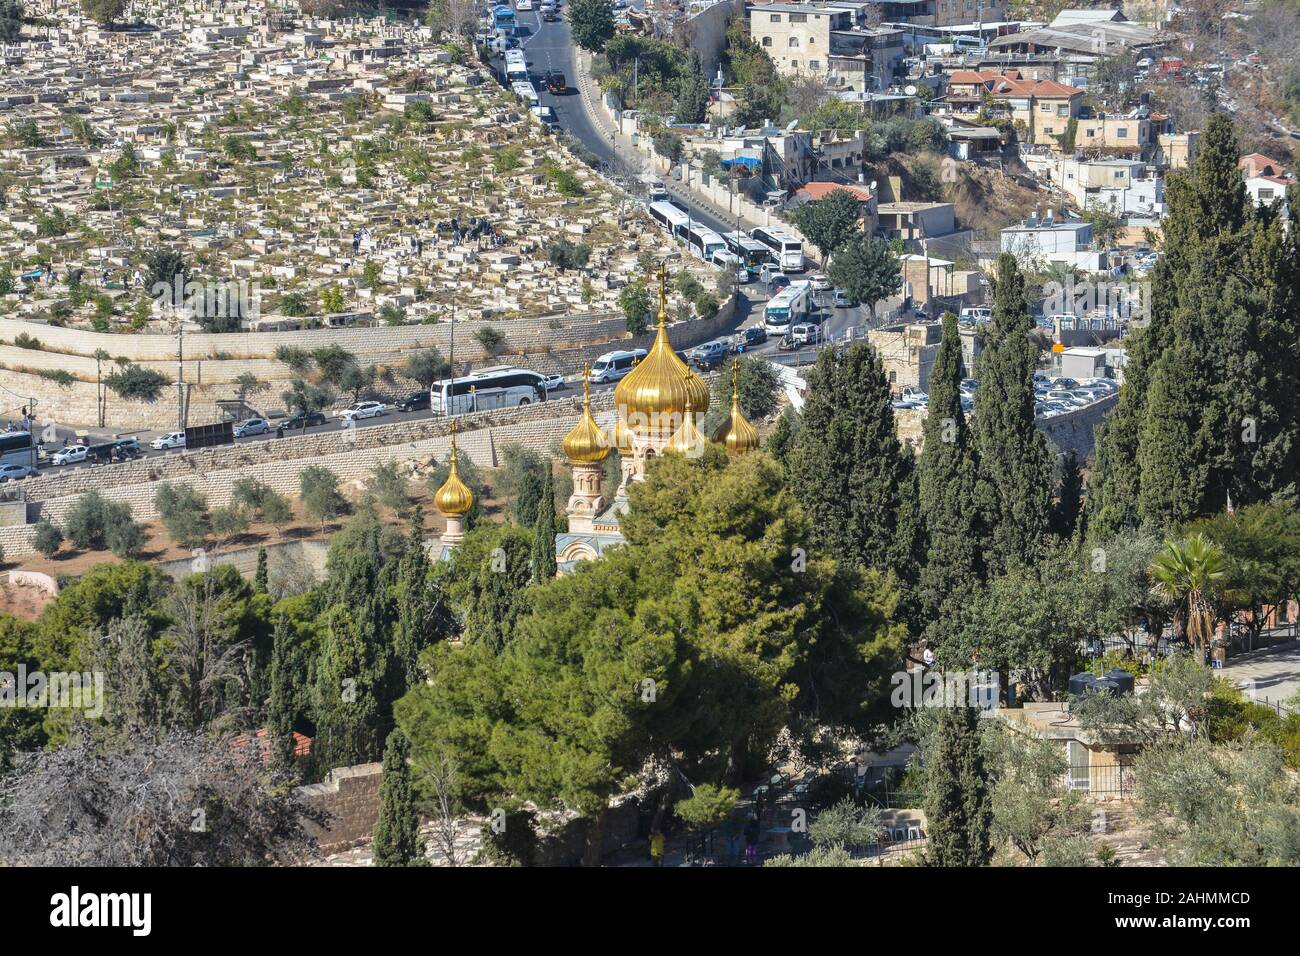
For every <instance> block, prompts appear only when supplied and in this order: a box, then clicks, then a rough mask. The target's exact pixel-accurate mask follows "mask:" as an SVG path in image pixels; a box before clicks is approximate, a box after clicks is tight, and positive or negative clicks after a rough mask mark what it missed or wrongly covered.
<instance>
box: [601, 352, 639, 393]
mask: <svg viewBox="0 0 1300 956" xmlns="http://www.w3.org/2000/svg"><path fill="white" fill-rule="evenodd" d="M645 357H646V350H645V349H631V350H626V351H621V352H606V353H605V354H604V355H602V356H601V357H600V358H598V359H596V361H595V362H593V363H592V364H591V375H590V376H588V380H589V381H590V382H591V384H593V385H602V384H604V383H605V382H617V381H618V380H619V379H620V378H622V377H623V376H624V375H626V374H627V373H628V372H630V371H632V366H634V365H635V364H636V363H637V362H639V361H641V360H642V359H643V358H645Z"/></svg>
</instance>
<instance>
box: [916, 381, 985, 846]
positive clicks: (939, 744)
mask: <svg viewBox="0 0 1300 956" xmlns="http://www.w3.org/2000/svg"><path fill="white" fill-rule="evenodd" d="M980 387H981V388H982V387H983V383H981V385H980ZM930 751H931V752H930V753H928V754H926V759H925V781H926V782H925V816H926V823H927V825H928V827H929V830H930V833H929V839H928V842H927V845H926V851H925V855H926V861H927V862H928V863H929V864H930V865H931V866H985V865H987V864H988V862H989V860H990V859H991V858H992V855H993V852H992V841H991V838H990V830H991V829H992V826H993V809H992V804H991V800H990V796H989V789H988V769H987V768H986V767H985V765H984V755H983V754H982V753H981V751H980V739H979V711H978V710H976V709H975V708H974V707H969V706H965V705H964V704H963V705H962V706H955V707H950V706H945V707H941V708H940V710H939V726H938V727H937V728H936V729H935V731H934V737H933V739H932V740H931V745H930Z"/></svg>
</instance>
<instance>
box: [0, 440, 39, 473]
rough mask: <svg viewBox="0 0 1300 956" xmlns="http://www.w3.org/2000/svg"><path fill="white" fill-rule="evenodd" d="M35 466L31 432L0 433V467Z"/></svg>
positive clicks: (34, 451)
mask: <svg viewBox="0 0 1300 956" xmlns="http://www.w3.org/2000/svg"><path fill="white" fill-rule="evenodd" d="M35 464H36V450H35V448H34V447H33V445H32V433H31V432H0V465H29V466H35Z"/></svg>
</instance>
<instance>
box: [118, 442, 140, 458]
mask: <svg viewBox="0 0 1300 956" xmlns="http://www.w3.org/2000/svg"><path fill="white" fill-rule="evenodd" d="M113 454H114V455H116V456H117V457H118V458H122V459H126V458H139V457H140V456H141V455H143V454H144V451H143V449H141V448H140V439H138V438H135V437H130V438H119V439H118V440H117V441H116V442H114V444H113Z"/></svg>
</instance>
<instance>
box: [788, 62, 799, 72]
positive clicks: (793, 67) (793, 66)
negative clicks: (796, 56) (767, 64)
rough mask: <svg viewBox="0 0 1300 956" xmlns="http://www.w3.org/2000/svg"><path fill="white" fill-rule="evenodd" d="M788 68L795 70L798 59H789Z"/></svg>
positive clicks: (797, 65) (797, 66) (797, 67)
mask: <svg viewBox="0 0 1300 956" xmlns="http://www.w3.org/2000/svg"><path fill="white" fill-rule="evenodd" d="M790 69H792V70H797V69H799V61H798V60H791V61H790Z"/></svg>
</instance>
